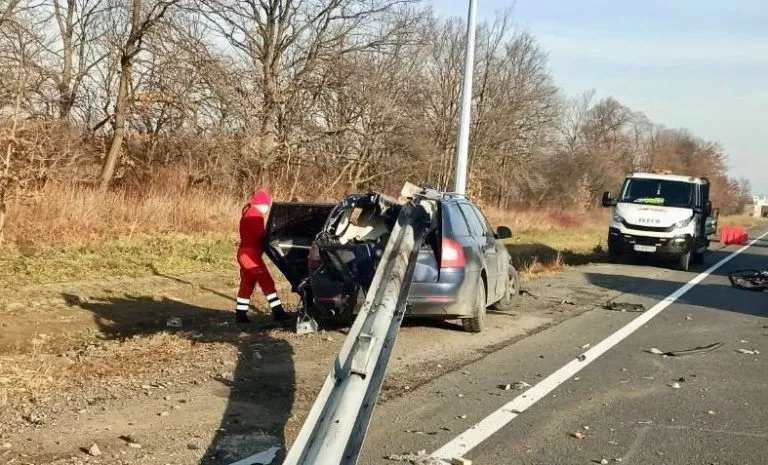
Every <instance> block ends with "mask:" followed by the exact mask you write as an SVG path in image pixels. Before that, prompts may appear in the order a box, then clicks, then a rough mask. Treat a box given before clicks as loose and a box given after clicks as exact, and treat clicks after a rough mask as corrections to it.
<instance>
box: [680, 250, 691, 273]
mask: <svg viewBox="0 0 768 465" xmlns="http://www.w3.org/2000/svg"><path fill="white" fill-rule="evenodd" d="M691 255H693V254H692V253H691V251H690V250H689V251H688V252H686V253H684V254H682V255H680V269H681V270H683V271H688V270H689V269H690V267H691Z"/></svg>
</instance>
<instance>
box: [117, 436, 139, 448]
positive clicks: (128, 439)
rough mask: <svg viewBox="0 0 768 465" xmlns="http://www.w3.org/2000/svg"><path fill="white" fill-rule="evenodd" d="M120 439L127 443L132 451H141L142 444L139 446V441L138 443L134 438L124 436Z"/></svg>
mask: <svg viewBox="0 0 768 465" xmlns="http://www.w3.org/2000/svg"><path fill="white" fill-rule="evenodd" d="M120 439H122V440H123V441H125V443H126V445H127V446H128V447H130V448H131V449H141V444H139V441H137V440H136V439H135V438H134V437H133V436H131V435H128V434H124V435H122V436H120Z"/></svg>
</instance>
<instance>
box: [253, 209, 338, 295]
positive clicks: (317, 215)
mask: <svg viewBox="0 0 768 465" xmlns="http://www.w3.org/2000/svg"><path fill="white" fill-rule="evenodd" d="M335 206H336V205H335V204H331V203H304V202H275V203H273V204H272V208H271V210H270V213H269V218H268V219H267V225H266V242H267V244H266V250H265V253H266V254H267V256H268V257H269V258H270V260H272V262H273V263H274V264H275V266H277V268H278V269H279V270H280V272H281V273H283V275H284V276H285V278H286V279H287V280H288V282H290V283H291V289H292V290H293V292H299V286H300V285H301V283H302V282H303V281H304V279H305V278H306V277H307V275H308V274H309V273H308V265H307V264H308V256H309V250H310V248H311V246H312V244H313V243H314V240H315V237H316V236H317V235H318V234H319V233H320V231H321V230H322V229H323V226H324V225H325V222H326V220H327V219H328V215H329V214H330V213H331V211H332V210H333V208H334V207H335Z"/></svg>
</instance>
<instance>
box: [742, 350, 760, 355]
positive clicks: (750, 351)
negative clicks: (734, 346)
mask: <svg viewBox="0 0 768 465" xmlns="http://www.w3.org/2000/svg"><path fill="white" fill-rule="evenodd" d="M737 352H738V353H740V354H744V355H760V351H759V350H757V349H752V350H749V349H738V350H737Z"/></svg>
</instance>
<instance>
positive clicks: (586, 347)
mask: <svg viewBox="0 0 768 465" xmlns="http://www.w3.org/2000/svg"><path fill="white" fill-rule="evenodd" d="M591 345H592V344H589V343H586V344H584V345H583V346H581V348H582V349H589V346H591Z"/></svg>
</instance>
